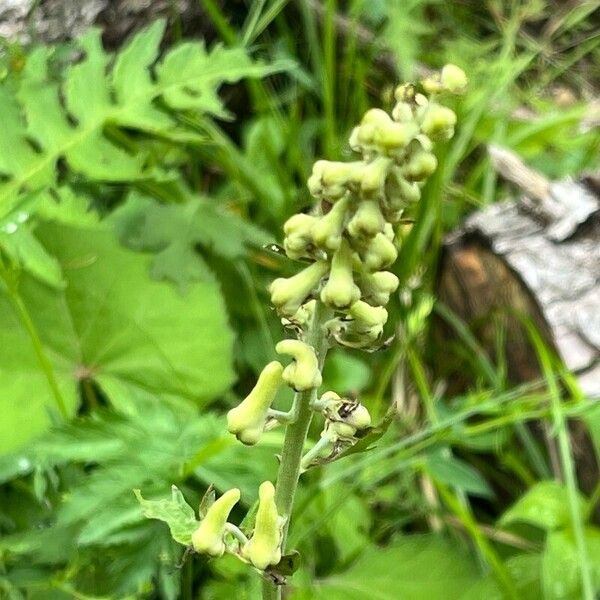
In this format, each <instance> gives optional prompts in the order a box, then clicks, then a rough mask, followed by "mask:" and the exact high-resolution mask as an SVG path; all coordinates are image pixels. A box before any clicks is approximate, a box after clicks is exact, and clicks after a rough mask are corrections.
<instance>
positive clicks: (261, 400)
mask: <svg viewBox="0 0 600 600" xmlns="http://www.w3.org/2000/svg"><path fill="white" fill-rule="evenodd" d="M282 374H283V366H282V365H281V363H279V362H277V361H276V360H274V361H272V362H270V363H269V364H268V365H267V366H266V367H265V368H264V369H263V370H262V372H261V374H260V375H259V376H258V381H257V382H256V384H255V386H254V388H253V389H252V391H251V392H250V393H249V394H248V396H246V398H245V399H244V400H243V401H242V402H241V404H239V405H238V406H236V407H235V408H232V409H231V410H230V411H229V412H228V413H227V430H228V431H229V433H233V434H234V435H235V436H236V437H237V439H238V440H239V441H240V442H242V443H243V444H246V445H247V446H252V445H254V444H256V443H257V442H258V440H259V439H260V436H261V434H262V432H263V430H264V427H265V423H266V422H267V416H268V412H269V408H270V407H271V404H272V403H273V400H275V396H276V395H277V391H278V390H279V388H280V387H281V383H282V381H283V380H282Z"/></svg>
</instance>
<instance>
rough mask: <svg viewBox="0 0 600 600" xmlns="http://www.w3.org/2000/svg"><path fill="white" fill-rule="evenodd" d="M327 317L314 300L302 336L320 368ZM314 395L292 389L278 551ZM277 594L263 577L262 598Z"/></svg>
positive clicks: (279, 495)
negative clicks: (292, 410) (294, 415)
mask: <svg viewBox="0 0 600 600" xmlns="http://www.w3.org/2000/svg"><path fill="white" fill-rule="evenodd" d="M330 317H331V313H330V310H329V309H327V308H326V307H325V306H324V305H323V304H321V302H317V305H316V308H315V314H314V316H313V320H312V323H311V325H310V328H309V330H308V331H307V334H306V339H305V341H306V343H307V344H309V345H310V346H312V347H313V348H314V349H315V352H316V353H317V357H318V359H319V367H320V368H323V361H324V360H325V355H326V354H327V337H326V335H325V333H324V330H323V325H324V323H325V322H326V321H327V319H329V318H330ZM316 397H317V388H313V389H310V390H306V391H303V392H297V393H296V398H295V400H294V405H295V407H296V409H297V411H298V416H297V419H296V420H295V421H294V422H293V423H290V424H289V425H288V426H287V428H286V430H285V439H284V441H283V450H282V452H281V462H280V463H279V472H278V473H277V483H276V485H275V504H276V505H277V512H278V513H279V514H280V515H282V516H284V517H286V523H285V525H284V528H283V536H282V542H281V552H282V554H285V542H286V538H287V532H288V527H289V524H290V519H291V515H292V508H293V506H294V496H295V495H296V488H297V487H298V479H299V478H300V464H301V462H302V453H303V451H304V443H305V441H306V436H307V435H308V428H309V427H310V422H311V420H312V415H313V410H312V408H311V403H312V402H314V401H315V400H316ZM280 598H281V588H280V587H278V586H276V585H274V584H273V583H272V582H270V581H267V580H266V579H265V580H264V581H263V600H279V599H280Z"/></svg>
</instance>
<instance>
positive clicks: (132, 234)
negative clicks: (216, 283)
mask: <svg viewBox="0 0 600 600" xmlns="http://www.w3.org/2000/svg"><path fill="white" fill-rule="evenodd" d="M111 222H113V223H114V224H115V227H116V230H117V232H118V235H119V239H120V240H121V243H123V244H124V245H126V246H128V247H130V248H133V249H136V250H144V251H151V252H154V253H155V257H154V259H153V261H152V270H151V272H152V275H153V276H154V278H155V279H159V280H160V279H167V280H170V281H173V282H174V283H175V284H177V285H178V286H179V288H180V289H181V290H183V291H185V290H186V289H187V288H188V287H189V284H190V282H193V281H203V280H205V279H206V278H209V279H212V275H211V274H210V270H209V269H208V266H207V265H206V263H205V262H204V261H203V260H202V257H201V256H200V255H199V254H198V252H197V251H196V246H200V247H201V248H203V249H204V250H205V251H208V252H210V253H213V254H216V255H218V256H221V257H223V258H226V259H236V258H239V257H241V256H244V255H245V253H246V252H247V247H248V246H249V245H253V246H260V245H262V244H265V243H266V242H267V241H268V240H269V236H268V234H266V233H265V232H263V231H262V230H261V229H259V228H258V227H256V226H254V225H252V224H251V223H248V222H246V221H244V220H243V219H241V218H240V217H238V216H236V215H235V214H233V213H230V212H227V211H225V210H223V209H220V208H219V207H217V206H215V205H214V203H212V202H210V201H209V200H207V199H206V198H202V197H194V198H192V199H191V200H190V201H189V202H187V203H186V204H176V205H160V204H157V203H156V202H155V201H153V200H152V199H151V198H148V197H147V196H142V195H141V194H139V193H135V192H134V193H132V194H130V196H129V199H128V200H127V202H126V203H125V205H123V206H122V207H121V208H120V209H118V210H117V211H115V213H113V215H112V216H111Z"/></svg>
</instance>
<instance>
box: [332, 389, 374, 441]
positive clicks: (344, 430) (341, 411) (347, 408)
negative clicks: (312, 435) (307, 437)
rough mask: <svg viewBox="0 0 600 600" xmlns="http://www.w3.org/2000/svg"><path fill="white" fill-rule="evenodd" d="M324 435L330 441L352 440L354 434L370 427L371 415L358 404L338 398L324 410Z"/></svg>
mask: <svg viewBox="0 0 600 600" xmlns="http://www.w3.org/2000/svg"><path fill="white" fill-rule="evenodd" d="M325 417H326V419H327V421H326V424H325V432H324V435H326V436H327V437H328V438H329V439H330V440H331V441H335V440H336V439H339V438H342V439H349V438H354V437H355V435H356V432H357V431H359V430H362V429H366V428H367V427H370V426H371V415H370V414H369V411H368V410H367V408H366V407H365V406H364V405H363V404H361V403H360V402H355V401H353V400H347V399H342V398H340V399H339V400H338V401H337V402H336V403H335V405H334V404H332V405H331V406H330V407H329V408H328V409H326V410H325Z"/></svg>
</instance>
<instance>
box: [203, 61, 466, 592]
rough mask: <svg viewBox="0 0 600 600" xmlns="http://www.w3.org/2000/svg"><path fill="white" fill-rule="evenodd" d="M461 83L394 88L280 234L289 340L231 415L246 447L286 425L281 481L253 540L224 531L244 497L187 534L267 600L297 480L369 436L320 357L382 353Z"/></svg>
mask: <svg viewBox="0 0 600 600" xmlns="http://www.w3.org/2000/svg"><path fill="white" fill-rule="evenodd" d="M466 83H467V81H466V77H465V74H464V72H463V71H462V70H461V69H459V68H458V67H456V66H454V65H446V66H445V67H444V68H443V69H442V70H441V72H439V73H435V74H434V75H432V76H430V77H429V78H428V79H426V80H425V81H422V82H421V84H420V86H416V85H413V84H404V85H400V86H399V87H398V88H396V90H395V93H394V97H395V100H396V104H395V106H394V108H393V110H392V112H391V115H390V114H388V113H387V112H385V111H384V110H380V109H371V110H369V111H368V112H367V113H366V114H365V115H364V117H363V119H362V121H361V122H360V124H359V125H358V126H356V127H355V128H354V130H353V131H352V133H351V135H350V140H349V142H350V147H351V148H352V150H354V151H355V152H356V153H357V154H358V155H359V158H358V159H357V160H355V161H353V162H331V161H326V160H319V161H317V162H316V163H315V164H314V167H313V170H312V174H311V176H310V177H309V179H308V189H309V191H310V194H311V195H312V196H313V198H314V199H315V204H314V206H313V208H312V210H311V211H310V212H308V213H299V214H296V215H293V216H292V217H291V218H290V219H288V220H287V222H286V223H285V224H284V233H285V238H284V244H283V246H284V249H285V253H286V254H287V256H288V257H289V258H290V259H292V260H295V261H300V262H301V263H302V264H303V268H302V269H301V270H300V271H299V272H298V273H297V274H295V275H293V276H292V277H288V278H279V279H276V280H275V281H273V283H272V284H271V286H270V295H271V302H272V304H273V306H274V307H275V309H276V310H277V312H278V314H279V315H280V317H281V321H282V324H283V325H284V327H285V328H286V329H287V330H288V331H289V332H290V334H291V336H292V337H290V338H289V339H284V340H282V341H280V342H279V343H278V344H277V345H276V347H275V350H276V352H277V354H279V355H280V356H281V359H280V360H275V361H272V362H270V363H269V364H267V365H266V366H265V367H264V369H263V370H262V372H261V374H260V375H259V377H258V380H257V382H256V385H255V386H254V388H253V389H252V391H251V392H250V394H249V395H248V396H247V397H246V398H245V399H244V400H243V401H242V402H241V403H240V404H239V405H238V406H236V407H235V408H233V409H231V410H230V411H229V413H228V415H227V426H228V430H229V432H230V433H232V434H233V435H235V436H236V438H237V439H238V440H239V441H240V442H242V443H243V444H246V445H250V446H251V445H254V444H256V443H257V442H259V440H260V438H261V436H262V434H263V432H265V431H267V430H270V429H272V428H274V427H277V426H280V425H281V426H285V428H286V430H285V438H284V444H283V448H282V453H281V457H280V465H279V472H278V476H277V482H276V484H275V485H273V484H272V483H271V482H269V481H267V482H264V483H263V484H262V485H261V486H260V489H259V502H258V509H257V511H256V516H255V519H254V528H253V530H252V531H251V535H250V536H249V537H247V536H246V534H245V533H243V532H242V531H241V530H240V529H239V528H238V527H236V526H235V525H233V524H231V523H228V516H229V513H230V511H231V510H232V508H233V506H234V505H235V503H236V502H238V500H239V498H240V493H239V490H237V489H233V490H229V491H227V492H225V493H224V494H223V495H222V496H221V497H220V498H219V499H217V500H216V501H214V503H213V504H212V505H211V506H210V507H209V508H208V509H207V511H206V513H205V515H204V517H203V519H202V520H201V521H200V524H199V526H198V527H197V529H196V530H195V531H194V533H193V535H192V546H193V548H194V550H195V551H196V552H199V553H203V554H207V555H209V556H221V555H222V554H223V553H224V552H230V553H232V554H234V555H236V556H237V557H238V558H240V559H241V560H243V561H245V562H247V563H250V564H251V565H252V566H254V567H255V568H256V569H258V570H259V571H261V572H263V573H266V574H267V575H268V576H267V577H265V584H264V588H263V589H264V597H265V598H278V597H279V595H280V591H279V589H278V588H277V586H276V585H275V584H276V583H281V582H282V581H283V580H284V579H283V578H282V577H277V573H278V571H277V565H278V563H279V562H280V560H281V557H282V554H284V553H285V539H286V535H287V528H288V525H289V519H290V515H291V512H292V507H293V501H294V493H295V490H296V486H297V482H298V478H299V476H300V474H301V473H302V472H303V471H305V470H306V469H308V468H310V467H311V466H313V465H315V464H322V463H324V462H327V461H329V460H333V459H334V458H335V457H336V456H337V455H338V454H339V453H340V451H341V450H343V449H345V448H347V447H349V446H351V445H352V444H354V443H355V442H356V440H357V439H358V438H359V437H361V436H363V435H364V433H365V431H367V430H368V429H369V428H370V426H371V416H370V415H369V411H368V410H367V408H366V407H365V406H364V405H363V404H361V403H360V401H358V400H355V399H350V398H343V397H340V396H339V395H338V394H337V393H336V392H335V391H325V392H324V393H318V390H319V387H320V386H321V383H322V376H321V372H322V368H323V361H324V358H325V354H326V352H327V350H328V348H330V347H331V346H333V345H341V346H347V347H350V348H361V349H366V350H374V349H377V348H378V347H380V346H381V345H382V344H383V337H384V336H383V332H384V326H385V324H386V322H387V320H388V312H387V310H386V305H387V303H388V301H389V298H390V295H391V294H392V293H393V292H395V291H396V289H397V288H398V285H399V281H398V278H397V277H396V275H394V273H392V272H391V271H390V270H389V269H390V267H391V266H392V265H393V263H394V262H395V260H396V258H397V255H398V250H397V246H396V240H395V226H397V225H398V224H399V223H400V221H401V218H402V215H403V213H404V211H405V209H406V208H407V207H408V206H409V205H411V204H414V203H416V202H418V201H419V199H420V197H421V189H422V187H423V185H424V183H425V181H426V180H427V178H428V177H429V176H431V174H432V173H433V172H434V171H435V169H436V167H437V160H436V157H435V155H434V153H433V148H434V145H435V144H436V143H438V142H444V141H447V140H449V139H450V138H451V137H452V135H453V133H454V126H455V123H456V115H455V113H454V112H453V111H452V110H450V109H449V108H447V107H445V106H443V105H442V104H440V103H439V96H440V95H441V94H443V93H448V92H449V93H461V92H462V91H463V90H464V88H465V86H466ZM283 386H289V387H291V388H293V390H294V391H295V396H294V401H293V404H292V406H291V408H290V409H289V410H288V411H281V410H275V409H274V408H272V405H273V402H274V400H275V398H276V396H277V394H278V391H279V390H280V389H281V388H282V387H283ZM316 414H318V415H320V416H321V417H322V419H323V429H322V433H321V436H320V439H319V440H318V441H317V442H316V444H315V445H314V447H313V448H311V449H310V450H308V451H307V452H306V453H304V446H305V443H306V439H307V433H308V427H309V425H310V423H311V420H312V418H313V416H315V415H316Z"/></svg>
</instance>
